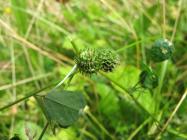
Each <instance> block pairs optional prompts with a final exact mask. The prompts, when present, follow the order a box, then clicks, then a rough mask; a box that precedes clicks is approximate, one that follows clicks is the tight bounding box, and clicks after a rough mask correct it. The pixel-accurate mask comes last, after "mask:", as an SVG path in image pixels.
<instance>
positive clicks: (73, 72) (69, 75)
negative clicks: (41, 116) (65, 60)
mask: <svg viewBox="0 0 187 140" xmlns="http://www.w3.org/2000/svg"><path fill="white" fill-rule="evenodd" d="M76 70H77V65H74V66H73V68H72V69H71V70H70V71H69V73H68V74H67V75H66V76H65V77H64V79H62V80H61V81H60V82H59V83H58V84H57V85H56V86H55V87H54V88H53V89H52V90H55V89H57V88H58V87H60V86H61V85H62V84H63V83H64V82H65V81H66V80H67V79H68V78H71V77H73V75H74V74H75V72H76ZM70 80H72V78H71V79H70ZM48 126H49V121H47V124H46V125H45V127H44V129H43V130H42V133H41V134H40V137H39V138H38V140H41V139H42V137H43V135H44V134H45V132H46V130H47V127H48Z"/></svg>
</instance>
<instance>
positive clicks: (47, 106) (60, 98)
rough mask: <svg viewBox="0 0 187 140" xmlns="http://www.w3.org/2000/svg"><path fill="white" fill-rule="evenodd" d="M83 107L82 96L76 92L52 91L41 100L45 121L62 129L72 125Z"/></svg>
mask: <svg viewBox="0 0 187 140" xmlns="http://www.w3.org/2000/svg"><path fill="white" fill-rule="evenodd" d="M84 107H85V100H84V98H83V95H82V94H81V93H80V92H77V91H65V90H63V91H53V92H50V93H49V94H47V96H45V97H44V98H43V110H44V113H45V115H46V117H47V119H48V120H49V121H50V122H51V123H54V124H58V125H60V126H62V127H67V126H69V125H72V124H73V123H74V122H75V121H76V120H77V119H78V118H79V115H80V111H81V109H83V108H84Z"/></svg>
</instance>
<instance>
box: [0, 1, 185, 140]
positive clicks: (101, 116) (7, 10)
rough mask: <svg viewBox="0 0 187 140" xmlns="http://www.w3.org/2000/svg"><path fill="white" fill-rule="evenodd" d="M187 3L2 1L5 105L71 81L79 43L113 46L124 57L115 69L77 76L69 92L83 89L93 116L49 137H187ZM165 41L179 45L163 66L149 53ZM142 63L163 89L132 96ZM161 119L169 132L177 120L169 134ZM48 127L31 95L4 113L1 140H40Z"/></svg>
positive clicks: (1, 95)
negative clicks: (68, 80) (48, 87)
mask: <svg viewBox="0 0 187 140" xmlns="http://www.w3.org/2000/svg"><path fill="white" fill-rule="evenodd" d="M186 6H187V1H186V0H61V1H60V0H58V1H57V0H56V1H55V0H6V1H5V0H4V1H3V0H1V1H0V107H3V106H5V105H7V104H8V103H11V102H13V101H15V100H17V99H20V98H22V97H24V96H25V95H26V94H27V93H30V92H31V91H37V90H38V89H40V88H42V87H45V86H47V85H49V84H52V83H54V82H58V81H60V80H61V79H63V78H64V77H65V75H66V74H67V73H68V72H69V70H70V69H71V67H72V66H73V65H74V63H75V62H74V61H73V59H74V57H75V55H76V53H75V50H74V46H76V48H77V49H78V50H81V49H83V48H85V47H92V48H104V47H108V48H112V49H114V50H116V52H117V53H118V54H119V56H120V65H119V66H118V67H117V68H116V69H115V71H114V72H112V73H109V74H97V75H92V76H91V77H86V76H82V75H81V74H77V75H76V76H75V77H74V78H73V80H72V81H71V84H70V85H69V86H68V87H67V90H79V91H82V93H83V94H84V97H85V99H86V102H87V106H88V111H87V112H86V113H85V114H84V115H82V116H81V117H80V118H79V120H78V121H77V122H76V123H74V124H73V125H72V126H70V127H68V128H57V130H56V135H53V133H52V131H51V129H50V127H49V128H48V130H47V132H46V133H45V136H44V137H43V139H44V140H110V139H113V140H131V139H133V140H149V139H150V140H152V139H156V138H157V137H158V135H160V139H162V140H185V139H187V117H186V113H187V100H185V99H184V100H183V101H182V104H181V105H180V106H179V109H177V112H176V113H174V109H175V107H176V105H177V104H178V103H179V101H181V97H182V96H183V95H185V94H184V93H185V89H186V87H187V46H186V45H187V28H186V27H187V9H186ZM159 38H167V39H168V40H171V41H172V42H173V44H174V46H175V52H174V55H173V57H172V59H170V60H168V61H167V62H163V63H157V64H156V63H153V62H150V61H149V57H148V54H147V49H149V48H150V47H151V45H152V44H153V42H154V41H155V40H157V39H159ZM72 42H73V45H74V46H73V45H72ZM142 63H145V64H147V65H149V66H152V69H153V70H154V71H155V72H156V74H157V75H158V77H159V87H157V88H156V89H154V90H151V91H150V90H146V89H143V88H138V89H136V91H135V92H134V93H133V94H132V96H129V94H128V93H127V92H126V90H125V89H131V88H132V87H133V86H134V85H135V84H136V83H137V82H138V77H139V74H140V72H141V70H142ZM46 92H47V91H46ZM183 97H185V96H183ZM172 113H174V116H172ZM153 116H154V118H155V119H156V120H157V123H159V126H160V127H161V128H163V127H164V126H165V125H166V122H167V120H168V118H170V117H171V120H170V121H169V124H167V128H166V130H164V131H163V132H162V130H161V129H160V128H159V127H158V124H156V122H155V120H154V119H153ZM45 122H46V119H45V116H44V115H43V113H42V111H41V109H40V107H39V106H38V104H37V102H36V101H35V99H34V98H33V97H31V98H29V99H27V100H25V101H23V102H21V103H19V104H17V105H16V106H13V107H11V108H8V109H6V110H3V111H0V140H7V139H10V138H12V137H14V138H15V136H17V137H19V138H20V139H23V140H27V139H29V140H32V139H37V138H38V136H39V135H40V133H41V131H42V129H43V127H44V125H45ZM159 132H160V133H159Z"/></svg>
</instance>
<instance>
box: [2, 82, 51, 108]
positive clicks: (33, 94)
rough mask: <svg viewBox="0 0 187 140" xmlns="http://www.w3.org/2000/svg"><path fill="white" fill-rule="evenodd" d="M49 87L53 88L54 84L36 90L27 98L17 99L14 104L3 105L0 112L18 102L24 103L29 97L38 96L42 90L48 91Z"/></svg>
mask: <svg viewBox="0 0 187 140" xmlns="http://www.w3.org/2000/svg"><path fill="white" fill-rule="evenodd" d="M51 86H54V84H52V85H48V86H46V87H44V88H42V89H40V90H38V91H35V92H32V93H31V94H28V95H27V96H25V97H23V98H21V99H19V100H16V101H15V102H12V103H10V104H8V105H5V106H4V107H1V108H0V111H2V110H4V109H7V108H9V107H11V106H13V105H15V104H18V103H19V102H21V101H24V100H26V99H28V98H30V97H32V96H35V95H37V94H39V93H40V92H42V91H43V90H45V89H48V88H49V87H51Z"/></svg>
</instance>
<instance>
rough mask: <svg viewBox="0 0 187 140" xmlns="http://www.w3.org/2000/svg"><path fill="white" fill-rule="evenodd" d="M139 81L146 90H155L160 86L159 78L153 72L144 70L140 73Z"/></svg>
mask: <svg viewBox="0 0 187 140" xmlns="http://www.w3.org/2000/svg"><path fill="white" fill-rule="evenodd" d="M139 81H140V84H141V86H142V87H143V88H146V89H154V88H156V87H157V86H158V77H157V75H156V74H155V73H154V72H152V71H148V70H143V71H142V72H141V73H140V76H139Z"/></svg>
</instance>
